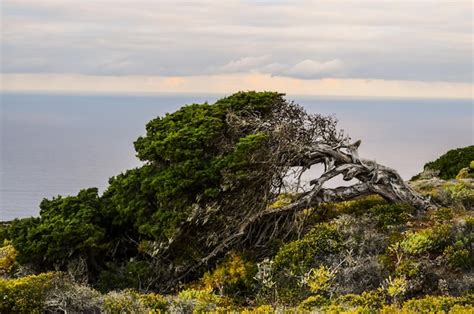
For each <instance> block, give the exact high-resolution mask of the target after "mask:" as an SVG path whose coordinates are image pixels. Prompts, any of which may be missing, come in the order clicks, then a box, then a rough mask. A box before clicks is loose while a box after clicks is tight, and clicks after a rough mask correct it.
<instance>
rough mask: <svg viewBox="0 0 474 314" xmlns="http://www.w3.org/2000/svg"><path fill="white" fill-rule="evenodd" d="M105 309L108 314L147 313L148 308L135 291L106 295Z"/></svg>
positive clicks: (115, 292)
mask: <svg viewBox="0 0 474 314" xmlns="http://www.w3.org/2000/svg"><path fill="white" fill-rule="evenodd" d="M104 309H105V311H106V312H108V313H146V312H147V308H146V307H145V305H144V304H143V303H142V302H141V300H140V294H139V293H138V292H136V291H134V290H123V291H111V292H109V293H107V294H106V295H105V298H104Z"/></svg>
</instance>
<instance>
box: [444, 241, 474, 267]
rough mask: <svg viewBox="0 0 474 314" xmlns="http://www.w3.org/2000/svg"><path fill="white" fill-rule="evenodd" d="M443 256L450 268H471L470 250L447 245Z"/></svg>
mask: <svg viewBox="0 0 474 314" xmlns="http://www.w3.org/2000/svg"><path fill="white" fill-rule="evenodd" d="M443 257H444V258H445V259H446V261H447V263H448V265H449V266H450V267H451V268H452V269H455V270H456V269H464V270H469V269H471V268H472V264H473V257H472V255H471V252H469V251H468V250H467V249H465V248H462V247H461V248H459V247H455V246H448V247H447V248H446V249H445V250H444V253H443Z"/></svg>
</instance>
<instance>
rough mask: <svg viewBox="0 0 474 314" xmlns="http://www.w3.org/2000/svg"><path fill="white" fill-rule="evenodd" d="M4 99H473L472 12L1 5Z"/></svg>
mask: <svg viewBox="0 0 474 314" xmlns="http://www.w3.org/2000/svg"><path fill="white" fill-rule="evenodd" d="M1 3H2V37H1V46H2V58H1V59H2V73H3V75H2V76H3V84H2V85H3V86H2V89H3V90H4V91H21V90H42V91H47V90H51V91H130V92H137V91H145V92H153V91H156V92H167V91H169V92H202V93H207V92H232V91H234V89H279V90H281V91H282V92H290V93H300V94H332V95H362V96H402V97H403V96H407V97H458V98H459V97H461V98H470V97H472V88H473V83H472V78H473V59H472V58H473V57H472V54H473V46H472V44H473V42H472V40H473V33H472V30H473V13H472V12H473V4H472V2H471V1H470V0H467V1H463V0H449V1H435V0H399V1H384V0H374V1H362V0H359V1H349V0H345V1H337V0H327V1H283V0H280V1H278V0H274V1H270V0H247V1H245V0H242V1H236V0H229V1H227V0H226V1H223V0H218V1H157V0H154V1H153V0H100V1H99V0H95V1H88V0H30V1H23V0H2V2H1Z"/></svg>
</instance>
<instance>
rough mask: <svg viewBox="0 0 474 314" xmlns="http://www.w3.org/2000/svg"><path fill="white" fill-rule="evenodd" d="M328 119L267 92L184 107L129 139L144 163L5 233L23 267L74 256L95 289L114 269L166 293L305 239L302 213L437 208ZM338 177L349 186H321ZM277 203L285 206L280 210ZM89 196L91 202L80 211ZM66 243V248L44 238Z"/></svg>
mask: <svg viewBox="0 0 474 314" xmlns="http://www.w3.org/2000/svg"><path fill="white" fill-rule="evenodd" d="M336 122H337V121H336V120H335V119H334V118H332V117H325V116H321V115H318V114H308V113H307V112H306V111H305V110H304V109H303V108H302V107H300V106H298V105H296V104H294V103H292V102H288V101H286V100H285V99H284V98H283V94H279V93H273V92H261V93H258V92H240V93H237V94H234V95H231V96H229V97H226V98H223V99H221V100H219V101H217V102H216V103H215V104H212V105H211V104H207V103H205V104H193V105H188V106H184V107H182V108H181V109H179V110H178V111H176V112H174V113H172V114H167V115H165V116H164V117H158V118H156V119H154V120H152V121H150V122H149V123H148V124H147V126H146V135H144V136H143V137H140V138H138V140H137V141H136V142H135V149H136V151H137V156H138V157H139V158H140V159H141V160H142V161H143V162H144V165H143V166H141V167H139V168H136V169H132V170H129V171H127V172H125V173H123V174H121V175H118V176H116V177H114V178H111V179H110V181H109V183H110V185H109V187H108V189H107V190H106V191H105V192H104V194H103V195H102V196H100V197H99V196H97V191H89V190H86V191H83V192H81V193H82V194H81V193H80V195H78V197H68V198H56V199H54V200H53V201H44V202H43V203H42V211H41V217H40V218H37V219H33V220H29V221H28V222H25V223H24V224H14V226H13V228H12V230H13V231H12V234H11V235H10V236H11V238H12V239H13V242H14V244H15V246H16V247H17V248H18V249H19V251H20V257H22V260H23V261H28V260H29V261H37V264H40V265H42V269H47V268H59V269H61V268H65V267H67V262H66V261H65V258H64V257H65V256H66V257H67V258H69V259H74V258H81V259H82V260H85V261H86V264H87V269H88V272H89V275H90V281H91V282H92V283H94V282H100V281H103V282H106V284H107V285H108V286H109V287H110V288H113V287H112V286H111V285H112V284H111V282H112V281H113V279H111V278H112V277H113V276H116V273H119V272H118V271H117V269H118V268H120V267H122V269H123V268H126V270H125V271H126V272H130V273H133V274H136V275H134V278H138V279H137V280H138V282H130V283H128V282H127V281H126V280H121V279H118V280H116V281H117V282H119V283H120V284H123V286H127V285H129V286H135V287H137V286H138V288H140V289H142V290H150V289H152V290H158V291H162V292H166V291H170V290H173V289H174V288H176V287H177V285H178V284H179V283H182V282H189V281H190V280H193V279H195V278H198V277H199V276H200V275H202V273H203V271H205V270H206V269H207V268H208V267H209V266H210V265H212V264H214V263H215V262H216V261H217V260H219V259H220V258H222V257H223V256H225V254H226V253H228V252H229V251H231V250H241V249H248V248H255V247H258V248H259V249H258V250H255V251H258V252H259V254H260V257H265V256H268V255H271V254H272V253H271V249H270V248H269V245H268V244H269V243H270V242H271V241H273V240H286V239H289V238H291V237H294V236H295V235H298V234H300V233H301V232H303V231H304V230H303V229H304V228H303V227H304V224H305V222H304V221H302V219H301V215H300V213H301V212H302V210H304V209H306V208H314V207H317V206H318V204H319V203H321V202H333V201H344V200H349V199H353V198H356V197H360V196H364V195H369V194H379V195H381V196H382V197H383V198H385V199H386V200H388V201H391V202H403V203H408V204H411V205H412V206H414V207H416V208H417V209H419V210H425V209H427V208H429V207H431V206H433V205H432V204H431V203H430V201H429V200H427V199H424V198H423V197H421V196H420V195H418V194H417V193H415V192H414V191H413V190H412V189H411V188H410V187H409V186H408V185H407V184H406V183H405V182H404V181H403V180H402V178H401V177H400V176H399V175H398V173H397V172H396V171H395V170H393V169H390V168H388V167H385V166H382V165H379V164H377V163H375V162H373V161H370V160H365V159H362V158H360V157H359V154H358V147H359V145H360V144H361V142H360V141H356V142H352V141H351V140H350V138H349V137H347V136H345V135H344V134H343V133H342V132H340V131H338V129H337V125H336ZM315 165H323V166H324V172H323V173H322V175H320V176H319V177H318V178H313V180H311V181H310V184H305V183H304V182H303V181H304V180H301V178H302V176H303V174H305V173H307V172H308V171H310V168H311V167H313V166H315ZM310 173H312V172H310ZM336 176H342V177H343V179H344V180H352V179H356V181H357V183H356V184H354V185H352V186H341V187H337V188H327V187H325V183H326V182H328V181H329V180H331V179H332V178H334V177H336ZM87 191H89V192H87ZM284 193H285V194H284ZM283 194H284V195H286V196H288V195H289V196H290V197H289V198H290V199H291V201H290V202H278V201H277V200H278V199H279V198H281V196H282V195H283ZM86 195H91V197H89V198H90V199H91V200H92V201H89V202H88V203H87V204H86V205H87V206H86V205H81V204H82V203H83V202H82V201H81V200H82V199H83V198H84V197H85V196H86ZM89 198H87V199H89ZM70 204H75V205H74V206H75V207H74V208H75V209H74V208H69V205H70ZM68 208H69V209H68ZM71 211H73V213H70V212H71ZM68 215H69V216H70V217H69V216H68ZM71 217H73V218H74V225H75V226H76V225H77V226H81V225H82V226H90V229H91V230H95V231H96V232H95V233H93V234H94V235H95V238H93V239H92V238H90V236H89V235H81V237H82V238H84V241H80V243H76V242H77V239H78V238H77V237H74V234H72V233H71V232H74V230H76V228H69V227H67V226H68V225H69V224H70V223H69V221H70V220H71V219H72V218H71ZM70 218H71V219H70ZM63 235H67V236H68V237H69V238H71V240H68V241H70V242H69V243H71V245H68V246H67V247H63V246H64V245H62V244H61V243H63V242H61V241H59V242H58V241H53V240H52V239H54V238H55V237H58V236H60V237H62V236H63ZM65 239H66V237H65ZM75 241H76V242H75ZM45 252H46V254H45ZM61 252H62V253H61ZM50 253H51V254H50ZM117 267H118V268H117ZM118 286H120V285H118ZM123 286H122V287H123Z"/></svg>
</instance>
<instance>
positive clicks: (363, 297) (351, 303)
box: [333, 290, 385, 311]
mask: <svg viewBox="0 0 474 314" xmlns="http://www.w3.org/2000/svg"><path fill="white" fill-rule="evenodd" d="M333 304H334V305H339V306H343V307H345V308H357V307H358V308H359V309H365V310H372V311H374V310H377V309H379V308H381V307H382V306H383V305H384V304H385V295H384V294H383V293H382V291H381V290H372V291H366V292H363V293H362V294H346V295H343V296H340V297H338V298H336V299H335V300H334V301H333Z"/></svg>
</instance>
